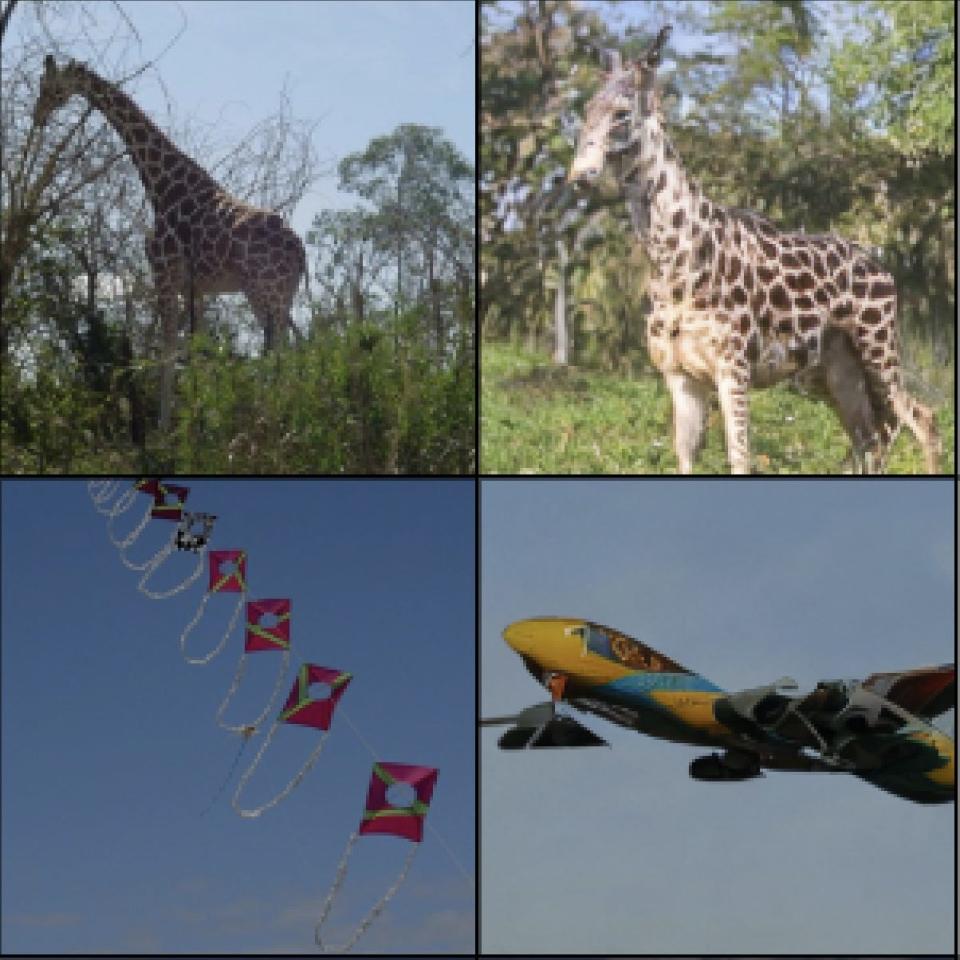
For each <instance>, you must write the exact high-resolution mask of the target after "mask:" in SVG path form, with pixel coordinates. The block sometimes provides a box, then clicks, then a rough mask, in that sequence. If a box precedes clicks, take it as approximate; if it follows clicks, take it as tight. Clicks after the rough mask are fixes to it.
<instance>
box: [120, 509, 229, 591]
mask: <svg viewBox="0 0 960 960" xmlns="http://www.w3.org/2000/svg"><path fill="white" fill-rule="evenodd" d="M154 509H156V508H154ZM216 519H217V518H216V517H215V516H214V515H213V514H212V513H187V512H185V511H184V512H182V514H181V516H180V519H179V522H178V523H177V529H176V530H174V532H173V536H172V537H171V538H170V540H169V541H168V542H167V543H165V544H164V545H163V546H162V547H161V548H160V550H159V551H158V552H157V553H156V554H155V555H154V557H153V559H152V560H151V561H150V562H149V563H148V564H147V567H146V570H145V572H144V574H143V577H142V578H141V580H140V583H139V585H138V587H137V589H138V590H139V591H140V592H141V593H143V594H144V595H145V596H148V597H150V599H151V600H166V599H168V598H169V597H172V596H174V595H175V594H178V593H181V592H182V591H184V590H186V589H187V587H189V586H190V585H191V584H193V582H194V581H195V580H197V579H198V578H199V576H200V574H201V573H203V558H204V555H205V554H206V552H207V545H208V543H209V542H210V535H211V534H212V533H213V524H214V522H215V521H216ZM174 550H179V551H183V552H187V553H194V554H196V555H197V563H196V566H195V567H194V568H193V572H192V573H190V574H188V575H187V577H186V578H185V579H184V580H181V581H180V583H178V584H176V585H175V586H173V587H171V588H170V589H169V590H164V591H162V592H157V591H154V590H150V589H149V588H148V587H147V581H148V580H149V579H150V578H151V577H152V576H153V575H154V574H155V573H156V572H157V570H158V569H159V568H160V567H161V566H162V565H163V563H164V561H165V560H166V559H167V557H169V556H170V555H171V554H172V553H173V551H174Z"/></svg>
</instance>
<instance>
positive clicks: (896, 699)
mask: <svg viewBox="0 0 960 960" xmlns="http://www.w3.org/2000/svg"><path fill="white" fill-rule="evenodd" d="M862 685H863V686H864V687H865V688H866V689H867V690H870V691H872V692H873V693H875V694H877V696H880V697H883V698H884V699H885V700H889V701H890V702H891V703H895V704H896V705H897V706H898V707H903V709H904V710H906V711H907V712H908V713H912V714H913V715H914V716H917V717H920V718H922V719H924V720H930V719H932V718H933V717H938V716H940V714H941V713H946V711H947V710H949V709H951V708H952V707H956V705H957V667H956V664H953V663H945V664H942V665H941V666H938V667H918V668H917V669H915V670H900V671H897V672H895V673H873V674H871V675H870V676H869V677H867V679H866V680H864V681H863V684H862Z"/></svg>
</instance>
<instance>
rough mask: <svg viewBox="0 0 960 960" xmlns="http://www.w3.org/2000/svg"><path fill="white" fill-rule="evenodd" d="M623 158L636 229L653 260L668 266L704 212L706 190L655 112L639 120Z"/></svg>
mask: <svg viewBox="0 0 960 960" xmlns="http://www.w3.org/2000/svg"><path fill="white" fill-rule="evenodd" d="M621 162H622V164H623V166H622V168H621V170H622V173H621V180H622V182H623V184H624V190H625V195H626V199H627V207H628V209H629V211H630V218H631V220H632V222H633V228H634V231H635V232H636V234H637V236H638V238H639V239H640V240H641V242H642V243H643V245H644V248H645V250H646V253H647V256H648V257H649V258H650V260H651V261H652V262H653V263H654V264H655V265H656V266H661V267H664V266H667V265H668V264H669V263H672V262H673V260H674V258H675V256H676V251H677V250H678V249H680V248H682V247H683V246H684V245H685V243H686V240H687V238H689V236H690V231H691V225H692V223H693V221H694V220H696V219H698V218H700V217H701V205H702V203H703V202H704V200H705V198H704V196H703V191H702V190H701V188H700V186H699V185H698V184H697V183H695V182H694V181H693V180H691V179H690V177H689V176H688V175H687V172H686V170H684V168H683V164H682V163H681V162H680V157H679V156H678V155H677V152H676V150H675V149H674V147H673V145H672V144H671V143H670V141H669V140H668V139H667V136H666V133H665V132H664V129H663V124H662V122H661V119H660V116H659V114H658V113H656V112H655V113H652V114H651V115H649V116H647V117H645V118H644V119H643V120H642V121H641V124H640V126H639V129H638V131H637V135H636V137H635V138H634V142H633V144H632V146H631V147H630V148H629V149H628V150H627V151H626V152H625V153H624V156H623V159H622V161H621Z"/></svg>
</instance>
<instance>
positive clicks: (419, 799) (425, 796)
mask: <svg viewBox="0 0 960 960" xmlns="http://www.w3.org/2000/svg"><path fill="white" fill-rule="evenodd" d="M438 772H439V771H438V770H437V769H436V768H435V767H419V766H412V765H410V764H406V763H385V762H382V761H381V762H379V763H374V765H373V773H372V775H371V777H370V786H369V788H368V790H367V804H366V807H365V808H364V811H363V818H362V819H361V821H360V826H359V828H358V829H357V830H356V831H354V832H353V833H352V834H350V839H349V840H348V841H347V846H346V849H345V850H344V851H343V856H342V857H341V858H340V863H339V864H337V872H336V875H335V876H334V880H333V885H332V886H331V887H330V892H329V893H328V894H327V896H326V899H325V900H324V901H323V905H322V906H321V907H320V919H319V920H318V921H317V925H316V927H315V929H314V941H315V942H316V944H317V946H318V947H319V948H320V949H321V951H323V952H324V953H349V952H350V950H351V949H353V947H354V945H355V944H356V942H357V941H358V940H359V939H360V937H362V936H363V934H364V933H365V932H366V930H367V928H368V927H369V926H370V924H372V923H373V921H374V920H376V919H377V917H378V916H379V915H380V913H381V912H382V911H383V908H384V907H385V906H386V905H387V904H388V903H389V902H390V901H391V900H392V899H393V897H394V896H395V895H396V893H397V891H398V890H399V889H400V886H401V885H402V884H403V881H404V880H405V879H406V877H407V873H408V872H409V870H410V866H411V864H412V863H413V858H414V855H415V854H416V852H417V850H418V849H419V844H420V841H421V840H422V839H423V822H424V818H425V817H426V815H427V810H428V809H429V807H430V798H431V797H432V796H433V788H434V787H435V786H436V783H437V773H438ZM398 783H405V784H407V785H409V786H410V787H412V788H413V791H414V794H415V797H414V799H413V801H412V802H411V803H410V804H409V805H408V806H398V805H396V804H394V803H392V802H391V801H390V800H389V799H388V796H387V791H388V790H389V789H390V788H391V787H392V786H394V785H395V784H398ZM373 833H385V834H391V835H392V836H395V837H401V838H403V839H405V840H410V841H412V842H413V844H414V845H413V846H412V847H411V848H410V851H409V853H407V856H406V857H405V858H404V861H403V865H402V867H401V868H400V873H399V874H398V875H397V878H396V880H394V882H393V884H392V885H391V886H390V888H389V889H388V890H387V892H386V893H385V894H384V895H383V896H382V897H381V898H380V899H379V900H378V901H377V902H376V903H375V904H374V905H373V907H371V909H370V910H369V912H368V913H367V915H366V916H365V917H364V918H363V919H362V920H361V921H360V923H359V924H358V925H357V927H356V928H355V929H354V931H353V933H351V934H350V937H349V939H348V940H347V941H346V943H343V944H340V945H339V946H327V945H326V944H324V943H323V941H322V940H321V939H320V931H321V929H322V927H323V925H324V924H325V923H326V921H327V917H328V916H329V915H330V911H331V909H332V908H333V903H334V900H335V899H336V897H337V894H338V893H339V892H340V888H341V887H342V886H343V882H344V880H345V879H346V874H347V863H348V861H349V859H350V854H351V852H352V850H353V845H354V844H355V843H356V842H357V840H358V839H359V838H360V837H362V836H365V835H368V834H373Z"/></svg>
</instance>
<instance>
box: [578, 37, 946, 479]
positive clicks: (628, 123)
mask: <svg viewBox="0 0 960 960" xmlns="http://www.w3.org/2000/svg"><path fill="white" fill-rule="evenodd" d="M669 32H670V27H669V26H667V27H664V28H663V29H662V30H661V31H660V33H659V34H658V35H657V37H656V38H655V39H654V40H653V42H652V43H651V44H650V45H649V46H648V47H647V49H646V50H645V51H644V53H643V54H642V55H641V56H640V58H639V59H638V60H637V61H636V62H634V63H632V64H627V65H626V66H622V65H621V62H620V57H619V55H617V56H615V57H613V58H612V63H611V64H610V66H609V69H608V71H607V74H606V76H605V78H604V80H603V83H602V86H601V87H600V89H599V90H598V91H597V92H596V93H595V94H594V95H593V97H592V98H591V100H590V101H589V103H588V104H587V107H586V110H585V112H584V119H583V126H582V128H581V131H580V135H579V138H578V141H577V148H576V152H575V155H574V159H573V162H572V164H571V167H570V171H569V175H568V180H569V181H570V182H572V183H584V182H590V181H594V180H596V179H598V178H599V177H600V175H601V173H602V172H603V171H604V170H605V169H607V170H610V171H611V172H612V173H613V175H614V176H615V178H616V179H617V181H618V183H619V184H620V186H621V188H622V190H623V193H624V195H625V199H626V202H627V206H628V209H629V212H630V217H631V222H632V224H633V228H634V232H635V233H636V236H637V239H638V241H639V242H640V243H641V244H642V246H643V248H644V250H645V252H646V254H647V257H648V259H649V261H650V265H651V278H650V282H649V286H648V292H649V294H650V298H651V300H652V302H653V309H652V312H651V314H650V316H649V318H648V321H647V345H648V350H649V354H650V359H651V361H652V362H653V364H654V366H656V367H657V369H658V370H659V371H660V372H661V373H662V374H663V377H664V381H665V383H666V386H667V388H668V390H669V391H670V395H671V399H672V401H673V420H674V432H673V440H674V449H675V452H676V455H677V461H678V465H679V469H680V472H681V473H690V472H692V470H693V464H694V461H695V459H696V456H697V454H698V452H699V450H700V447H701V445H702V443H703V436H704V431H705V426H706V417H707V406H708V401H709V398H710V394H711V392H712V391H713V390H714V389H716V390H717V392H718V394H719V398H720V409H721V413H722V416H723V422H724V431H725V436H726V444H727V459H728V460H729V463H730V467H731V471H732V472H733V473H749V469H750V449H749V439H748V427H749V409H748V403H747V393H748V390H749V389H750V388H751V387H765V386H770V385H771V384H774V383H777V382H778V381H781V380H784V379H787V378H792V379H794V380H795V381H797V382H798V383H800V384H801V385H805V386H807V387H808V388H810V389H811V390H812V391H813V392H814V393H816V394H818V395H821V396H823V397H824V398H825V399H826V400H827V401H828V402H829V403H830V405H831V406H832V407H833V409H834V410H835V411H836V413H837V415H838V417H839V419H840V421H841V423H842V424H843V427H844V429H845V430H846V432H847V434H848V436H849V437H850V440H851V444H852V447H853V456H854V462H855V465H856V466H857V467H858V468H859V469H866V470H867V471H868V472H872V471H873V470H876V469H881V468H882V465H883V463H884V460H885V456H886V454H887V452H888V450H889V447H890V444H891V443H892V442H893V439H894V438H895V436H896V434H897V432H898V430H899V428H900V425H901V424H905V425H906V426H907V427H909V429H910V430H911V432H912V433H913V434H914V436H915V437H916V439H917V441H918V442H919V444H920V446H921V447H922V449H923V454H924V462H925V467H926V470H927V472H928V473H936V472H938V454H939V450H940V443H939V439H938V437H937V432H936V425H935V422H934V418H933V413H932V411H931V410H930V409H929V408H927V407H926V406H924V405H923V404H921V403H920V402H919V401H917V400H916V399H914V398H913V397H912V396H911V395H910V394H909V393H908V392H907V390H906V389H905V388H904V385H903V380H902V374H901V369H900V349H899V342H898V334H897V323H896V305H897V291H896V287H895V285H894V281H893V278H892V277H891V275H890V274H889V273H888V272H887V271H885V270H884V269H882V268H881V267H880V266H879V265H877V264H876V263H875V262H874V261H873V260H872V259H871V258H870V257H869V256H868V255H867V253H866V252H865V251H864V250H862V249H861V248H860V247H858V246H857V245H856V244H854V243H851V242H849V241H846V240H842V239H840V238H839V237H835V236H814V235H807V234H800V233H784V232H781V231H780V230H778V229H776V228H775V227H774V226H773V225H772V224H771V223H770V222H769V221H768V220H766V219H764V218H763V217H760V216H758V215H757V214H755V213H751V212H749V211H743V210H734V209H730V208H727V207H724V206H722V205H720V204H718V203H714V202H713V201H712V200H710V199H708V198H707V197H706V196H705V195H704V193H703V190H702V189H701V187H700V186H699V185H698V184H697V183H696V182H695V181H693V180H692V179H691V178H690V177H689V176H688V175H687V173H686V171H685V170H684V168H683V165H682V163H681V161H680V158H679V156H678V155H677V153H676V151H675V150H674V148H673V146H672V145H671V143H670V142H669V140H668V138H667V136H666V132H665V129H664V122H663V116H662V113H661V109H660V102H659V97H658V94H657V90H656V86H655V74H656V69H657V67H658V66H659V65H660V59H661V54H662V51H663V46H664V44H665V42H666V40H667V37H668V35H669Z"/></svg>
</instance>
